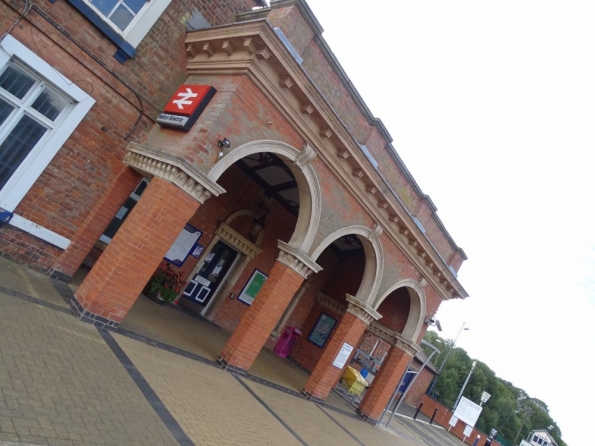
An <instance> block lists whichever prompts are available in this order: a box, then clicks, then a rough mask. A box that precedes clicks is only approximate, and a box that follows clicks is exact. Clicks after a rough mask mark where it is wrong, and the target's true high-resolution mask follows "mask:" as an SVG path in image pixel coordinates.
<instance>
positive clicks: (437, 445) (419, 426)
mask: <svg viewBox="0 0 595 446" xmlns="http://www.w3.org/2000/svg"><path fill="white" fill-rule="evenodd" d="M387 419H388V418H387ZM389 427H390V428H391V429H392V430H394V431H396V432H398V433H399V434H401V435H407V436H410V437H417V438H419V437H422V436H423V438H425V440H426V442H427V443H429V444H431V445H432V446H457V445H463V444H464V443H463V442H462V441H460V440H459V439H458V438H457V437H455V436H454V435H451V434H450V433H449V432H448V431H446V430H445V429H442V428H440V427H438V426H430V425H429V424H426V423H422V422H419V421H415V420H411V419H409V418H403V417H400V416H396V417H394V418H393V420H392V421H391V423H390V426H389Z"/></svg>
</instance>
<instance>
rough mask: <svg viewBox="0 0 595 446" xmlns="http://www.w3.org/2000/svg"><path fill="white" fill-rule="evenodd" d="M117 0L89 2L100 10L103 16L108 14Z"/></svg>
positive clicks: (93, 0) (94, 0)
mask: <svg viewBox="0 0 595 446" xmlns="http://www.w3.org/2000/svg"><path fill="white" fill-rule="evenodd" d="M116 3H118V0H91V4H92V5H93V6H95V7H96V8H97V9H99V10H100V11H101V13H102V14H103V15H104V16H106V17H107V16H109V13H110V12H112V9H114V6H116Z"/></svg>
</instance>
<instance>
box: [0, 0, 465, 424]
mask: <svg viewBox="0 0 595 446" xmlns="http://www.w3.org/2000/svg"><path fill="white" fill-rule="evenodd" d="M108 4H109V5H111V6H109V7H108V6H107V5H108ZM29 7H30V8H29ZM0 17H3V20H2V21H1V22H0V35H4V34H6V36H5V37H3V39H2V42H1V46H0V221H2V223H0V224H2V226H1V227H0V255H2V256H3V257H4V258H8V259H11V260H12V261H14V262H18V263H21V264H24V265H27V266H29V267H31V268H34V269H36V270H38V271H41V272H44V273H46V274H49V275H51V276H52V277H53V278H57V279H59V280H62V281H70V280H71V278H72V277H73V276H74V275H75V274H77V271H78V270H79V268H80V267H81V265H86V266H87V267H90V268H91V269H90V272H89V273H88V275H87V276H86V279H85V280H84V281H83V282H82V284H81V285H80V287H79V288H78V290H77V291H76V293H75V298H74V299H73V300H72V302H71V309H72V311H73V313H74V314H75V315H76V317H78V318H79V319H81V320H84V321H87V322H89V323H93V324H95V325H98V326H100V327H104V328H107V329H111V330H115V329H117V328H118V327H119V325H120V323H121V322H122V321H123V320H124V318H125V317H126V315H127V314H128V312H129V310H130V308H131V307H132V305H133V303H134V302H135V301H136V299H137V298H138V297H139V295H141V293H142V291H143V289H144V288H145V287H146V284H147V283H148V282H149V281H150V280H151V277H152V276H153V275H154V273H155V272H156V270H158V268H159V265H160V264H161V262H163V261H164V260H165V261H167V262H168V263H169V264H170V265H171V267H172V268H173V269H174V270H175V271H177V272H181V274H182V276H183V277H184V278H186V279H187V280H188V282H189V284H188V286H187V287H185V288H184V289H183V290H181V293H180V296H179V303H180V305H184V306H186V307H188V308H190V309H192V310H193V311H195V312H197V313H200V314H201V315H202V316H204V317H206V318H208V319H209V320H211V321H212V322H213V323H215V324H217V325H219V326H221V327H223V328H224V329H227V330H228V331H230V332H233V334H232V336H231V339H230V341H229V343H228V344H227V346H226V347H225V348H224V349H223V351H222V352H221V355H220V357H219V363H220V365H221V366H222V367H224V368H226V369H228V370H230V371H232V372H234V373H239V374H242V373H245V372H246V371H247V370H248V369H249V368H250V366H251V365H252V363H253V361H254V359H255V358H256V356H257V355H258V353H259V352H260V350H261V349H262V348H263V347H266V348H272V347H273V346H274V345H275V343H276V342H277V340H278V339H279V337H280V336H283V335H284V333H285V329H286V327H295V328H297V329H299V330H300V331H301V333H302V336H301V338H300V339H299V340H298V341H297V342H296V344H295V348H294V349H293V351H292V352H291V354H290V357H291V360H292V361H294V362H295V363H297V364H299V365H300V366H301V367H303V368H304V369H306V370H307V371H308V372H310V373H311V377H310V379H309V381H308V382H307V383H306V385H305V387H304V389H303V394H304V395H305V396H306V397H307V398H310V399H312V400H314V401H322V400H324V399H325V398H326V396H327V395H328V393H329V392H330V391H331V389H332V387H333V386H334V384H335V383H336V382H337V381H338V379H339V376H340V374H341V373H342V370H343V368H344V367H345V366H346V365H345V363H346V362H347V363H348V362H349V359H350V358H351V356H352V355H353V354H354V353H355V351H356V350H357V348H358V346H359V344H360V340H361V339H362V337H363V336H364V334H365V333H366V332H367V333H370V335H371V336H373V337H374V338H375V339H381V340H382V341H383V342H384V343H385V344H386V345H385V346H386V350H385V351H384V352H383V354H385V358H384V361H383V363H382V367H380V369H379V370H378V373H377V375H376V379H375V380H374V383H373V384H372V386H371V387H370V388H369V389H368V391H367V393H366V396H365V398H364V399H363V401H362V403H361V405H360V408H359V411H360V413H361V415H362V416H363V417H365V418H367V419H369V420H371V421H375V420H377V419H378V417H379V416H380V414H381V413H382V410H383V409H384V407H385V406H386V404H387V401H388V399H389V398H390V395H391V394H392V392H393V390H394V388H395V387H396V385H397V383H398V382H399V379H400V378H401V376H402V375H403V372H404V371H405V370H406V369H407V366H408V365H409V363H410V361H411V360H412V358H413V357H414V356H415V354H416V352H418V351H419V350H420V347H419V345H418V343H419V342H420V340H421V339H422V338H423V335H424V333H425V331H426V329H427V322H426V321H428V319H429V318H431V317H432V316H433V315H434V314H435V313H436V311H437V310H438V307H439V306H440V304H441V303H442V302H444V301H446V300H449V299H460V298H465V297H467V293H466V291H465V289H464V288H463V287H462V285H461V284H460V283H459V281H458V279H457V272H458V270H459V268H460V267H461V265H462V263H463V262H464V261H465V260H466V255H465V253H464V251H463V250H462V249H461V248H459V247H458V246H457V244H456V243H455V241H454V240H453V239H452V237H451V236H450V234H449V233H448V231H447V230H446V228H445V227H444V225H443V223H442V222H441V220H440V219H439V218H438V215H437V214H436V210H437V209H436V207H435V205H434V203H433V202H432V200H431V199H430V197H429V196H427V195H425V194H424V193H423V192H422V191H421V189H420V188H419V186H418V185H417V183H416V182H415V179H414V178H413V176H412V175H411V173H410V172H409V171H408V170H407V168H406V167H405V165H404V164H403V162H402V161H401V159H400V157H399V155H398V154H397V152H396V151H395V149H394V148H393V147H392V144H391V142H392V138H391V136H390V134H389V133H388V131H387V129H386V128H385V127H384V125H383V123H382V121H380V120H379V119H377V118H375V117H374V116H373V115H372V114H371V112H370V110H369V109H368V107H367V106H366V104H365V102H364V101H363V99H362V98H361V97H360V95H359V94H358V92H357V91H356V90H355V88H354V87H353V85H352V84H351V82H350V81H349V78H348V77H347V75H346V74H345V72H344V71H343V69H342V67H341V65H340V64H339V62H338V61H337V59H336V58H335V56H334V54H333V52H332V51H331V49H330V48H329V46H328V44H327V43H326V42H325V40H324V38H323V37H322V27H321V26H320V24H319V22H318V20H317V19H316V17H315V16H314V15H313V13H312V11H311V10H310V8H309V7H308V5H307V3H306V2H305V1H303V0H280V1H275V2H271V6H270V7H268V6H266V2H264V1H262V0H212V1H208V2H205V1H202V0H176V1H171V0H150V1H149V0H144V1H142V0H134V1H131V0H117V1H116V0H113V1H112V2H104V1H98V0H67V1H66V0H61V1H54V0H47V1H38V2H35V3H32V2H15V1H10V0H0ZM362 39H365V36H362ZM378 44H382V43H380V42H369V45H378ZM373 76H374V74H373V73H370V79H369V82H375V80H374V77H373ZM386 88H390V85H387V86H386ZM395 106H398V104H396V105H395ZM428 131H431V129H429V130H428ZM427 167H428V169H449V170H451V171H452V172H456V169H454V168H453V166H436V165H435V164H433V163H432V160H428V166H427ZM453 175H456V173H453ZM292 333H297V332H295V331H294V332H292ZM196 342H201V340H200V339H197V340H196ZM374 342H375V341H374ZM380 378H381V379H380Z"/></svg>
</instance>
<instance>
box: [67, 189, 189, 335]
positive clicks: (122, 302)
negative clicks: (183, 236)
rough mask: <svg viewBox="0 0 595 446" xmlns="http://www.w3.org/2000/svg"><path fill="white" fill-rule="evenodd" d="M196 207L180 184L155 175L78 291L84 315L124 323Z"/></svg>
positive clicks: (76, 294) (77, 296) (76, 295)
mask: <svg viewBox="0 0 595 446" xmlns="http://www.w3.org/2000/svg"><path fill="white" fill-rule="evenodd" d="M198 207H199V203H198V202H197V201H196V200H195V199H193V198H192V197H191V196H190V195H188V194H187V193H186V192H184V191H182V190H181V189H180V188H178V187H177V186H175V185H173V184H171V183H168V182H166V181H164V180H162V179H160V178H154V179H153V180H152V181H151V182H150V183H149V185H148V186H147V189H146V190H145V192H144V194H143V196H142V197H141V198H140V200H139V202H138V204H137V205H136V206H135V208H134V209H133V210H132V212H131V213H130V215H129V217H128V218H127V219H126V221H125V222H124V224H123V225H122V227H121V228H120V230H119V231H118V232H117V233H116V235H115V236H114V238H113V239H112V241H111V243H110V244H109V245H108V247H107V248H106V250H105V252H104V253H103V255H102V256H101V257H100V258H99V260H98V261H97V263H96V264H95V266H94V267H93V269H92V270H91V272H90V273H89V275H88V276H87V278H86V279H85V281H84V282H83V283H82V284H81V286H80V287H79V289H78V290H77V291H76V293H75V297H76V299H77V301H78V303H79V304H80V306H81V307H82V308H83V309H84V310H85V312H86V313H84V314H85V315H86V316H87V317H90V316H89V314H94V315H96V316H99V317H101V318H104V319H106V320H109V321H113V322H116V323H119V322H121V321H122V319H124V317H125V316H126V314H127V313H128V310H129V309H130V307H132V304H133V303H134V302H135V301H136V299H137V297H138V296H139V294H140V293H141V291H142V289H143V287H144V286H145V285H146V283H147V282H148V280H149V278H150V277H151V274H153V272H154V271H155V269H156V268H157V266H158V265H159V262H161V261H162V259H163V257H164V255H165V254H166V253H167V251H168V250H169V248H170V247H171V245H172V244H173V242H174V241H175V239H176V238H177V237H178V235H179V234H180V231H181V230H182V229H183V227H184V225H185V224H186V223H187V221H188V220H189V219H190V217H192V215H193V214H194V213H195V212H196V210H197V209H198ZM80 314H83V313H79V315H80Z"/></svg>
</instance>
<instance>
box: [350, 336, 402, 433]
mask: <svg viewBox="0 0 595 446" xmlns="http://www.w3.org/2000/svg"><path fill="white" fill-rule="evenodd" d="M411 358H412V356H411V355H410V354H409V353H408V352H405V351H403V350H401V349H399V348H396V347H393V348H391V350H390V352H389V353H388V356H387V357H386V358H385V359H384V362H383V363H382V367H380V370H379V371H378V373H377V374H376V377H375V378H374V381H372V385H371V386H370V388H369V389H368V391H367V392H366V395H365V396H364V399H363V400H362V402H361V404H360V406H359V408H358V413H359V414H360V415H361V416H362V417H363V418H364V419H366V420H370V421H372V422H378V420H379V419H380V416H381V414H382V411H383V410H384V408H385V407H386V405H387V404H388V402H389V400H390V397H391V395H392V393H393V391H394V390H395V388H396V387H397V385H398V384H399V381H400V379H401V377H402V376H403V373H405V370H407V366H408V365H409V363H410V362H411Z"/></svg>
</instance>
